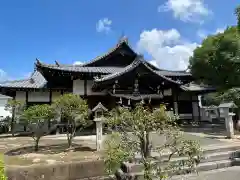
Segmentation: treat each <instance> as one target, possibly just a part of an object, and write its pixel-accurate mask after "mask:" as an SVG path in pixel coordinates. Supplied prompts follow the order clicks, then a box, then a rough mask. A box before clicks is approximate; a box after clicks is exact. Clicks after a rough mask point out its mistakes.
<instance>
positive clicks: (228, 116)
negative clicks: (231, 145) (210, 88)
mask: <svg viewBox="0 0 240 180" xmlns="http://www.w3.org/2000/svg"><path fill="white" fill-rule="evenodd" d="M218 107H219V113H220V117H221V118H224V119H225V126H226V135H227V138H233V137H234V126H233V116H235V113H233V112H232V111H231V110H232V109H233V108H237V106H236V105H235V104H234V103H233V102H230V103H223V104H220V105H219V106H218Z"/></svg>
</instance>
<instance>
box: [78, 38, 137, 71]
mask: <svg viewBox="0 0 240 180" xmlns="http://www.w3.org/2000/svg"><path fill="white" fill-rule="evenodd" d="M124 43H126V44H127V45H128V46H129V48H131V49H132V47H131V46H130V45H129V42H128V38H127V37H126V36H124V37H122V38H121V39H120V40H119V42H118V43H117V44H116V45H115V46H114V47H113V48H110V49H109V50H108V51H107V52H106V53H104V54H103V55H100V56H97V57H95V58H94V59H92V60H90V62H86V63H84V64H82V66H86V65H89V64H92V63H94V62H96V61H98V60H100V59H102V58H104V57H106V56H108V55H110V54H111V53H113V52H114V51H116V50H117V49H118V48H119V47H120V46H121V45H122V44H124ZM132 50H133V49H132Z"/></svg>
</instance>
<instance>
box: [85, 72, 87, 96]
mask: <svg viewBox="0 0 240 180" xmlns="http://www.w3.org/2000/svg"><path fill="white" fill-rule="evenodd" d="M86 96H87V79H86V76H84V97H86Z"/></svg>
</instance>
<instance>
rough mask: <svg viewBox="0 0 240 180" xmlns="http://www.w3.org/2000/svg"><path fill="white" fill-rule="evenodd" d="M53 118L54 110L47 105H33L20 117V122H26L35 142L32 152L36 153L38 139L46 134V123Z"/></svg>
mask: <svg viewBox="0 0 240 180" xmlns="http://www.w3.org/2000/svg"><path fill="white" fill-rule="evenodd" d="M54 117H55V110H54V109H53V108H52V107H51V106H50V105H48V104H43V105H35V106H31V107H29V108H28V109H26V110H25V111H24V112H23V114H22V115H21V120H25V121H26V122H27V126H28V129H29V130H30V132H31V135H32V138H33V140H34V142H35V145H34V150H35V151H38V144H39V141H40V138H41V137H43V136H44V135H45V134H47V132H48V127H47V126H48V122H49V121H50V120H53V119H54Z"/></svg>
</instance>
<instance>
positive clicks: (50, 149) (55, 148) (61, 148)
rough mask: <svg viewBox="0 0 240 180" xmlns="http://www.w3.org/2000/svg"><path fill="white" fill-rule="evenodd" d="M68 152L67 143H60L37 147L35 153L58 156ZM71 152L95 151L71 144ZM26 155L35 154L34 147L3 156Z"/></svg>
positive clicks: (11, 151) (26, 147)
mask: <svg viewBox="0 0 240 180" xmlns="http://www.w3.org/2000/svg"><path fill="white" fill-rule="evenodd" d="M67 151H69V149H68V144H67V143H62V144H54V145H48V146H39V150H38V151H37V153H38V154H59V153H62V152H67ZM71 151H74V152H77V151H89V152H94V151H96V149H92V148H90V147H87V146H83V145H79V144H73V145H72V148H71ZM28 153H36V152H35V151H34V146H25V147H20V148H17V149H12V150H10V151H7V152H6V153H5V155H7V156H18V155H23V154H28Z"/></svg>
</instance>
